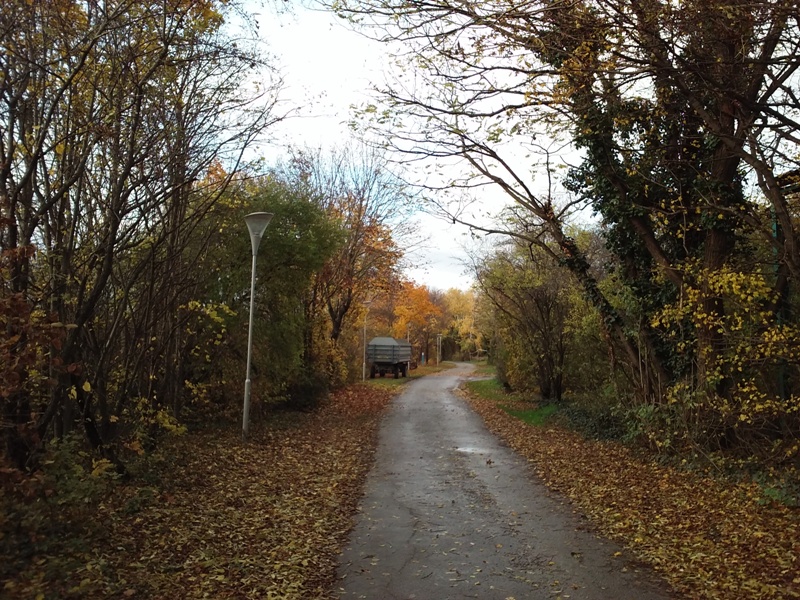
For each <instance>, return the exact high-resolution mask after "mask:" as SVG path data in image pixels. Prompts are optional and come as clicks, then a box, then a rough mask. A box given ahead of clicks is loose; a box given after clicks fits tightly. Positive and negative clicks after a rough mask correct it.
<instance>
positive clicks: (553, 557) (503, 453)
mask: <svg viewBox="0 0 800 600" xmlns="http://www.w3.org/2000/svg"><path fill="white" fill-rule="evenodd" d="M471 371H472V367H471V366H470V365H459V366H458V368H456V369H451V370H450V371H448V372H446V373H444V374H438V375H435V376H429V377H425V378H423V379H419V380H416V381H413V382H411V383H409V384H408V385H407V387H406V390H405V392H404V393H403V394H402V395H401V396H399V397H398V398H396V399H395V401H394V403H393V405H392V408H391V409H390V412H389V413H388V414H387V415H386V417H385V419H384V421H383V424H382V427H381V432H380V441H379V446H378V450H377V454H376V462H375V466H374V467H373V469H372V471H371V472H370V475H369V477H368V480H367V484H366V490H365V497H364V498H363V500H362V503H361V510H360V513H359V514H358V515H357V520H356V524H355V528H354V529H353V531H352V532H351V534H350V539H349V543H348V544H347V546H346V547H345V549H344V552H343V554H342V555H341V557H340V566H339V581H338V583H337V587H336V588H335V590H336V591H338V593H339V594H340V598H347V599H352V598H366V599H368V600H448V599H453V600H455V599H460V598H481V599H486V600H494V599H498V600H508V599H514V600H527V599H531V600H538V599H548V600H553V599H558V598H565V599H566V598H570V599H572V600H583V599H586V600H589V599H597V600H601V599H602V600H605V599H613V600H618V599H620V600H624V599H631V600H633V599H637V600H660V599H666V598H671V597H673V596H671V595H670V594H669V592H668V591H667V590H668V587H667V586H666V585H665V584H664V583H662V582H661V581H660V580H659V579H657V577H656V576H655V575H653V574H652V573H650V572H648V571H647V570H646V569H645V568H642V567H637V566H635V565H634V564H632V563H631V562H630V561H628V560H627V559H626V557H625V553H624V552H623V551H622V548H620V547H619V546H617V545H616V544H615V543H613V542H610V541H607V540H603V539H599V538H597V537H595V536H593V535H592V534H591V533H589V532H588V531H587V525H586V522H585V521H583V520H581V518H580V517H579V516H576V515H575V514H573V512H572V510H571V509H570V508H569V506H568V505H567V504H566V503H565V501H563V500H562V499H561V498H560V497H559V496H557V495H556V494H554V493H552V492H550V491H549V490H548V489H547V488H546V487H545V486H544V485H543V484H542V483H540V482H539V481H538V480H537V478H536V475H535V474H534V473H533V471H532V470H531V469H530V468H529V466H528V464H527V462H526V461H525V459H522V458H520V457H519V456H517V455H516V454H514V452H513V451H511V450H510V449H508V448H507V447H505V446H503V445H501V443H500V442H499V441H498V440H497V439H496V438H495V437H494V436H493V435H492V434H491V433H489V432H488V431H487V429H486V428H485V427H484V425H483V423H482V421H481V419H480V417H478V416H477V415H475V414H474V413H473V412H472V411H471V410H470V409H469V408H468V407H467V405H466V403H465V402H464V401H463V400H461V399H460V398H459V397H458V396H457V395H455V394H454V393H453V391H454V390H455V389H456V388H457V387H458V385H459V383H460V382H461V381H463V379H464V378H465V377H468V376H469V374H470V372H471ZM618 552H622V554H621V555H619V556H615V553H618Z"/></svg>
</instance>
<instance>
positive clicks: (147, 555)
mask: <svg viewBox="0 0 800 600" xmlns="http://www.w3.org/2000/svg"><path fill="white" fill-rule="evenodd" d="M394 394H395V391H392V390H389V389H385V388H379V387H375V386H368V385H355V386H351V387H349V388H347V389H344V390H341V391H339V392H337V393H335V394H332V396H331V398H330V399H329V400H328V401H327V402H326V403H325V404H324V405H323V406H322V407H320V408H319V409H317V410H316V411H313V412H311V413H280V412H279V413H276V415H275V416H273V417H271V418H270V422H269V423H268V424H265V425H264V426H262V427H255V428H254V430H253V431H252V433H251V436H250V441H249V442H248V443H246V444H243V443H242V442H241V440H240V436H239V432H238V431H235V430H234V429H233V428H230V427H228V428H225V429H218V430H214V431H212V430H209V431H204V432H199V433H192V434H190V435H186V436H183V437H181V438H177V439H175V440H174V441H172V442H171V444H170V447H169V449H168V450H167V451H168V453H169V454H170V457H171V458H170V460H169V461H168V467H167V471H166V472H165V473H161V474H160V476H159V480H158V481H157V482H156V483H155V484H154V485H150V486H146V485H143V484H142V483H141V482H137V483H136V485H133V484H131V485H128V486H124V487H122V486H120V487H117V488H116V489H115V493H114V494H113V495H111V496H109V498H108V501H107V502H103V503H101V504H100V505H99V506H97V507H96V510H95V515H96V516H95V519H96V520H97V521H98V522H99V523H101V524H102V526H101V527H99V528H98V527H93V528H91V530H87V531H86V534H85V535H86V539H84V540H82V543H81V544H80V545H78V548H80V551H78V550H75V552H74V556H63V555H61V556H58V557H56V556H47V555H44V556H41V557H37V559H36V560H34V561H31V562H30V567H29V568H28V569H27V570H26V571H25V572H23V573H20V574H19V576H18V577H17V578H15V579H12V580H8V581H4V582H0V596H3V597H9V598H37V599H38V598H42V599H44V598H86V599H89V600H92V599H100V598H147V599H154V600H156V599H164V600H166V599H170V600H172V599H174V598H184V599H188V598H213V599H218V600H224V599H227V598H247V599H250V598H252V599H270V598H276V599H277V598H281V599H287V600H291V599H309V598H310V599H313V598H329V597H330V590H331V589H333V583H334V579H335V577H336V565H337V557H338V553H339V548H340V547H341V545H342V544H343V543H344V541H345V537H346V535H347V533H348V531H349V529H350V527H351V525H352V517H353V514H354V513H355V511H356V509H357V503H358V501H359V499H360V496H361V493H362V492H361V491H362V489H363V481H364V478H365V476H366V473H367V471H368V470H369V467H370V466H371V464H372V457H373V454H374V449H375V444H376V439H377V438H376V435H375V433H376V431H377V428H378V425H379V422H380V416H381V414H382V413H383V410H384V408H385V407H386V406H387V405H388V403H389V402H390V400H391V398H392V397H393V395H394ZM48 563H50V564H51V566H53V567H54V568H55V567H56V565H58V567H57V568H58V569H59V570H62V571H63V569H64V568H65V566H66V565H71V566H72V568H71V570H70V571H69V572H58V573H48V572H47V568H48ZM4 594H5V595H4Z"/></svg>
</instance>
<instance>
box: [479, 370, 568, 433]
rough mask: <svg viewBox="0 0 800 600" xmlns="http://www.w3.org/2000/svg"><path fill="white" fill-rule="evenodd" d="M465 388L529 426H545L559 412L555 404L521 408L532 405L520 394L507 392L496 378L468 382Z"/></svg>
mask: <svg viewBox="0 0 800 600" xmlns="http://www.w3.org/2000/svg"><path fill="white" fill-rule="evenodd" d="M465 387H466V388H467V390H468V391H469V392H470V393H472V394H475V395H476V396H480V397H481V398H485V399H486V400H492V401H493V402H496V403H497V405H498V406H499V407H500V408H502V409H503V410H504V411H506V412H507V413H508V414H510V415H511V416H512V417H516V418H517V419H519V420H520V421H523V422H525V423H528V424H529V425H537V426H541V425H544V424H545V423H546V422H547V421H548V419H550V417H551V416H552V415H553V414H555V413H556V412H558V406H556V405H555V404H545V405H544V406H537V405H533V404H531V408H520V407H521V406H524V405H526V404H530V403H529V402H527V401H526V400H525V399H523V398H521V397H520V396H519V395H518V394H514V393H509V392H508V391H506V390H505V388H503V385H502V384H501V383H500V382H499V381H498V380H497V379H496V378H493V379H479V380H476V381H468V382H467V383H466V384H465Z"/></svg>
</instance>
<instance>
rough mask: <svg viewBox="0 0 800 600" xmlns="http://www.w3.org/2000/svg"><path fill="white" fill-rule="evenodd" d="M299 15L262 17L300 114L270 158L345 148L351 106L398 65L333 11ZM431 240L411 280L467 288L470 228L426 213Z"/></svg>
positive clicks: (418, 255) (278, 130)
mask: <svg viewBox="0 0 800 600" xmlns="http://www.w3.org/2000/svg"><path fill="white" fill-rule="evenodd" d="M293 10H294V12H293V14H285V15H277V16H276V15H275V14H274V11H272V10H271V9H267V8H254V9H253V11H254V12H257V13H259V16H258V21H259V30H260V34H261V38H262V39H263V40H264V41H265V43H266V44H267V47H268V49H269V52H271V53H272V54H273V55H274V56H275V57H276V58H277V61H278V63H279V64H280V65H281V71H282V73H283V76H284V79H285V82H286V89H285V91H284V93H283V95H282V97H283V98H284V99H285V100H286V102H287V106H298V107H299V113H298V116H297V117H294V118H291V119H289V120H287V121H285V122H283V123H281V124H279V125H278V126H276V127H275V128H271V129H270V130H269V141H270V145H269V146H267V147H265V149H264V150H265V154H266V156H267V158H268V160H275V159H277V158H278V157H280V156H281V155H282V152H283V150H282V149H283V148H285V147H286V146H287V145H290V144H291V145H295V146H310V147H321V148H323V149H326V148H331V147H334V146H337V145H338V146H341V145H342V144H343V142H345V141H346V140H347V139H348V138H349V137H350V133H349V131H348V128H347V122H348V120H349V119H350V114H351V110H350V107H351V105H354V104H355V105H358V104H362V103H364V102H366V101H368V100H369V99H370V97H371V96H370V87H371V85H372V84H375V83H381V82H382V81H383V79H384V75H383V70H384V69H385V68H389V67H390V65H391V61H390V60H389V59H388V57H387V54H386V52H387V50H386V48H385V47H384V46H383V45H381V44H378V43H377V42H373V41H371V40H368V39H366V38H365V37H364V36H362V35H359V34H358V33H357V32H354V31H351V30H349V29H347V28H346V27H345V26H344V25H342V24H341V23H340V22H339V20H338V19H337V18H336V17H335V16H333V15H332V14H330V13H327V12H321V11H312V10H307V9H303V8H300V7H297V8H295V9H293ZM420 225H421V230H422V232H423V237H425V238H427V241H426V242H424V243H423V244H422V247H421V248H420V249H418V250H416V251H414V252H412V253H411V254H409V256H408V257H407V258H408V260H409V262H410V263H411V264H413V265H415V268H413V269H412V270H410V271H408V272H407V276H408V277H410V278H411V279H414V280H415V281H417V282H418V283H421V284H424V285H427V286H428V287H430V288H436V289H440V290H447V289H449V288H454V287H455V288H460V289H467V288H469V286H470V285H471V283H472V279H471V277H470V276H468V275H464V271H465V267H464V266H463V265H462V264H461V262H460V261H461V256H462V254H463V252H462V248H461V244H462V243H463V242H464V241H465V240H466V239H467V238H468V237H469V236H468V235H467V232H466V230H465V229H463V228H460V227H457V226H453V225H452V224H451V223H448V222H446V221H443V220H439V219H435V218H433V217H430V216H427V215H421V216H420Z"/></svg>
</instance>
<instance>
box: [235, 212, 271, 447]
mask: <svg viewBox="0 0 800 600" xmlns="http://www.w3.org/2000/svg"><path fill="white" fill-rule="evenodd" d="M271 220H272V213H267V212H256V213H251V214H249V215H247V216H246V217H245V218H244V222H245V223H247V230H248V231H249V232H250V246H251V247H252V249H253V265H252V268H251V270H250V324H249V325H248V328H247V375H246V376H245V380H244V410H243V412H242V441H243V442H246V441H247V434H248V433H249V432H250V361H251V359H252V356H253V310H254V306H255V296H256V255H257V254H258V246H259V244H260V243H261V237H262V236H263V235H264V232H265V231H266V229H267V225H269V222H270V221H271Z"/></svg>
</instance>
